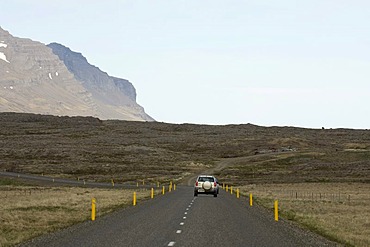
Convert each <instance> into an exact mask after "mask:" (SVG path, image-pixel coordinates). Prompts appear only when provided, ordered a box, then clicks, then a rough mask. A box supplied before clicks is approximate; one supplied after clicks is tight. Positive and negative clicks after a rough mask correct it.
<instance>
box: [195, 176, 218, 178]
mask: <svg viewBox="0 0 370 247" xmlns="http://www.w3.org/2000/svg"><path fill="white" fill-rule="evenodd" d="M199 177H208V178H210V177H212V178H214V177H215V176H212V175H199V176H198V178H199Z"/></svg>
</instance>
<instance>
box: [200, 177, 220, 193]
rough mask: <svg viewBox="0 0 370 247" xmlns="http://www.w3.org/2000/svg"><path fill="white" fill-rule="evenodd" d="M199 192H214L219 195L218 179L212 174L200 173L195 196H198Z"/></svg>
mask: <svg viewBox="0 0 370 247" xmlns="http://www.w3.org/2000/svg"><path fill="white" fill-rule="evenodd" d="M198 194H212V195H213V196H214V197H217V194H218V182H217V179H216V178H215V177H214V176H210V175H199V176H198V177H197V180H195V185H194V196H198Z"/></svg>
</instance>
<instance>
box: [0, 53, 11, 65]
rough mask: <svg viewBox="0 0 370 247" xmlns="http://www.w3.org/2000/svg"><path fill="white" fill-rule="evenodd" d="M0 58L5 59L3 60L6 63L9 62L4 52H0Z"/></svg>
mask: <svg viewBox="0 0 370 247" xmlns="http://www.w3.org/2000/svg"><path fill="white" fill-rule="evenodd" d="M0 59H1V60H4V61H5V62H7V63H10V62H9V61H8V60H7V59H6V56H5V54H4V53H2V52H0Z"/></svg>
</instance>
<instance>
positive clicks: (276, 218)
mask: <svg viewBox="0 0 370 247" xmlns="http://www.w3.org/2000/svg"><path fill="white" fill-rule="evenodd" d="M274 204H275V205H274V207H275V221H278V220H279V206H278V200H275V203H274Z"/></svg>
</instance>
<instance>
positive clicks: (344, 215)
mask: <svg viewBox="0 0 370 247" xmlns="http://www.w3.org/2000/svg"><path fill="white" fill-rule="evenodd" d="M0 169H1V170H7V171H13V172H20V173H31V174H45V175H48V176H52V177H66V178H72V179H77V178H81V179H86V180H89V181H99V182H100V181H101V182H110V181H111V179H112V178H113V179H114V180H115V181H116V182H118V183H122V182H130V183H136V182H137V181H142V180H143V179H144V180H145V181H148V182H156V181H159V182H161V183H164V182H165V183H167V182H168V181H178V182H181V181H183V182H184V183H187V181H189V178H190V177H192V176H194V175H195V174H198V173H199V172H204V171H211V172H212V173H213V174H215V175H216V176H218V178H219V180H220V181H221V182H223V183H227V184H230V185H231V184H232V185H233V186H235V187H240V188H241V189H242V192H243V193H246V194H248V193H250V192H253V193H254V194H255V198H256V201H257V203H259V204H261V205H264V206H265V207H267V208H268V209H271V207H272V204H271V202H272V201H273V199H278V200H279V201H280V210H281V213H282V217H284V218H285V219H287V220H292V221H295V222H298V224H300V225H302V226H304V227H306V228H309V229H310V230H313V231H315V232H318V233H320V234H322V235H324V236H326V237H328V238H330V239H333V240H335V241H338V242H340V243H343V244H345V245H347V246H369V245H370V237H369V236H370V233H369V230H368V229H369V221H370V220H369V217H370V212H369V210H370V207H368V206H367V205H369V197H370V195H369V194H370V190H369V185H370V131H369V130H353V129H324V128H322V129H304V128H294V127H260V126H255V125H252V124H244V125H226V126H210V125H193V124H181V125H176V124H166V123H159V122H147V123H144V122H126V121H100V120H99V119H95V118H89V117H88V118H86V117H54V116H41V115H33V114H15V113H0ZM0 188H1V190H0V191H4V190H5V191H6V190H17V189H16V188H17V185H12V184H9V183H5V184H3V185H1V183H0ZM5 188H6V189H5ZM59 189H60V190H62V191H64V192H63V193H66V194H68V193H71V194H75V197H81V198H82V197H83V195H84V193H85V191H84V190H83V189H81V190H82V191H80V192H77V191H75V190H79V189H78V188H59ZM31 190H33V189H31ZM34 190H35V191H36V190H37V189H34ZM53 190H57V188H52V189H50V188H49V189H45V190H44V192H45V193H49V192H50V193H52V191H53ZM48 191H49V192H48ZM88 191H89V192H88V193H86V198H84V199H83V200H84V203H86V202H85V201H86V200H88V201H89V200H90V199H91V198H90V197H91V195H92V194H93V193H97V192H93V190H92V189H88ZM110 191H111V190H107V191H106V192H104V193H106V196H107V197H110V196H111V195H110V194H109V193H111V192H110ZM114 192H115V190H112V193H114ZM81 193H82V195H78V194H81ZM320 193H321V194H320ZM41 194H42V193H40V196H41ZM32 195H33V194H32ZM34 195H35V196H37V193H35V194H34ZM55 195H57V193H56V194H55ZM21 197H25V198H28V199H26V200H28V202H29V203H30V205H28V206H25V205H24V204H23V206H22V203H21V202H22V200H23V199H21ZM46 197H50V198H53V196H52V195H48V196H46ZM66 197H67V198H68V197H69V195H68V196H66ZM17 198H18V200H19V201H20V204H19V206H17V207H16V209H17V208H18V209H17V210H13V209H9V208H7V209H1V210H5V212H6V214H10V215H14V216H13V217H15V218H11V217H10V216H7V217H8V218H4V217H2V218H1V220H2V223H3V222H6V224H7V225H8V226H11V225H12V224H15V222H16V220H17V219H18V218H17V217H20V216H16V215H15V213H16V212H17V214H18V213H19V214H23V213H24V214H27V210H28V209H22V207H24V208H30V209H29V210H36V211H40V212H41V214H42V213H43V212H44V211H47V212H49V211H50V212H52V213H55V212H56V214H58V213H59V211H64V210H66V211H68V210H75V209H70V206H64V204H63V206H61V207H62V209H59V208H55V204H53V203H52V202H50V205H49V204H47V203H45V204H43V205H40V206H35V205H34V206H31V202H32V203H34V200H33V199H32V198H34V197H33V196H25V195H23V196H21V195H19V196H15V198H14V200H16V199H17ZM220 199H221V198H220ZM2 200H3V199H2ZM6 200H11V198H9V197H6ZM81 203H82V202H81ZM88 203H89V202H88ZM13 204H14V203H13ZM32 205H33V204H32ZM122 205H124V199H123V198H122ZM119 206H120V205H112V206H109V207H107V208H112V209H114V208H117V207H119ZM64 207H65V208H64ZM22 210H23V211H22ZM76 210H77V209H76ZM82 210H85V211H86V210H87V209H86V207H83V209H82ZM107 210H108V209H107ZM109 210H111V209H109ZM84 213H85V214H84ZM86 213H88V212H84V211H81V213H78V214H80V215H81V216H82V215H83V214H84V216H83V217H85V218H83V217H82V218H81V219H79V220H77V219H72V220H71V221H70V222H69V223H67V224H65V225H70V224H72V223H74V222H79V221H81V220H83V219H86V218H88V214H86ZM6 214H4V215H6ZM57 217H58V216H56V218H57ZM40 218H42V217H40ZM28 220H30V219H28ZM44 220H45V221H44V223H48V221H53V220H52V219H44ZM25 221H27V220H25ZM24 224H25V225H26V223H24ZM27 224H33V223H32V222H31V223H27ZM40 224H41V223H40ZM58 224H59V223H58ZM46 225H48V224H46ZM65 225H64V226H65ZM43 227H44V226H43ZM45 227H46V226H45ZM52 228H53V227H52ZM56 228H57V227H55V228H53V229H56ZM53 229H46V228H45V229H41V230H40V231H39V232H38V233H37V234H41V233H43V232H48V231H52V230H53ZM11 232H12V231H11V230H9V229H5V230H2V232H1V236H2V237H1V238H2V239H4V238H5V237H4V236H6V239H12V238H13V239H16V238H17V237H15V236H12V235H11ZM17 241H20V240H17Z"/></svg>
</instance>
